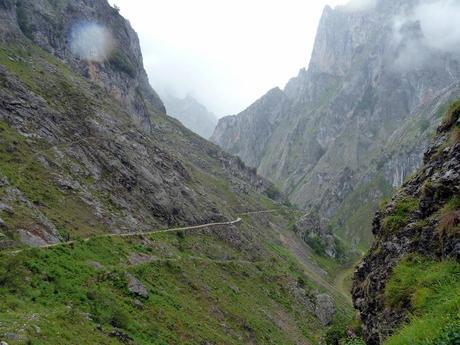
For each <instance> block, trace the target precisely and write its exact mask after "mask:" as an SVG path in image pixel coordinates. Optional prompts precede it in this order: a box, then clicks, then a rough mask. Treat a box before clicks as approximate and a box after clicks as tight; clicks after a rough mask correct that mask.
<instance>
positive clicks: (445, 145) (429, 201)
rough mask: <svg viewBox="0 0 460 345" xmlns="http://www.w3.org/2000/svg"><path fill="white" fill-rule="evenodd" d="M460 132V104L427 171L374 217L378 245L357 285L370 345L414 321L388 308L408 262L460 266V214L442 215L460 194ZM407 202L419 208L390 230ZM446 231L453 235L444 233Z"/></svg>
mask: <svg viewBox="0 0 460 345" xmlns="http://www.w3.org/2000/svg"><path fill="white" fill-rule="evenodd" d="M459 133H460V104H459V103H457V105H456V107H454V108H452V110H451V112H450V115H449V116H448V117H447V118H446V119H445V120H444V122H443V124H442V125H441V126H440V127H439V129H438V131H437V135H436V138H435V140H434V142H433V144H432V145H431V146H430V147H429V148H428V150H427V151H426V153H425V156H424V161H423V166H422V168H421V169H420V170H419V171H418V172H417V174H416V175H415V176H414V177H413V178H411V179H410V180H409V181H408V182H406V183H405V184H404V185H403V186H402V189H401V190H400V191H399V192H398V193H397V194H396V196H395V197H394V198H393V200H392V201H391V202H390V203H389V204H388V205H386V207H385V208H384V209H382V210H381V211H379V212H378V213H377V214H376V216H375V218H374V222H373V233H374V235H375V236H376V241H375V242H374V244H373V246H372V248H371V250H370V251H369V254H368V255H367V256H366V257H365V259H364V260H363V262H362V263H361V264H360V265H359V266H358V268H357V270H356V272H355V275H354V282H353V300H354V305H355V307H356V308H357V309H358V310H359V311H360V314H361V319H362V321H363V325H364V333H365V337H366V340H367V343H368V344H370V345H378V344H381V343H382V342H383V341H384V340H385V339H386V338H387V337H388V336H389V335H391V334H392V333H393V332H394V331H395V330H396V329H397V328H398V326H400V325H401V324H402V323H403V322H404V321H406V320H407V318H408V316H409V310H408V309H407V308H398V309H397V310H393V309H392V308H389V307H388V306H386V305H385V303H384V292H385V286H386V283H387V282H388V280H389V278H390V276H391V273H392V270H393V268H394V267H395V266H396V265H397V264H398V263H399V262H400V261H401V260H402V259H403V258H404V257H407V256H408V255H410V254H418V255H422V256H424V257H428V258H433V259H443V258H448V257H451V258H455V259H456V260H459V261H460V230H459V227H458V226H459V224H460V210H458V209H457V210H452V211H450V212H449V213H448V214H444V215H443V214H442V212H440V210H441V209H442V208H443V207H444V206H445V205H446V203H447V202H449V201H452V199H453V198H458V196H459V195H460V141H459ZM407 200H411V201H412V202H413V203H415V205H416V207H415V208H414V209H413V210H411V211H410V213H409V214H408V215H407V219H405V220H404V224H401V225H400V226H398V227H397V228H396V229H389V228H388V226H386V225H385V223H386V222H385V218H386V217H388V216H391V215H393V213H394V211H395V208H396V207H397V205H398V204H400V203H401V202H407ZM446 226H447V227H449V228H450V229H449V231H446V230H445V229H444V227H446ZM443 229H444V230H443Z"/></svg>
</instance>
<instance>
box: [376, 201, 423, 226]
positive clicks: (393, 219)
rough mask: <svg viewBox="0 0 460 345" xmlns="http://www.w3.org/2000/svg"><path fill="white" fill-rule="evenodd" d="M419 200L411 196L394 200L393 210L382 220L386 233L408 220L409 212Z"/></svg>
mask: <svg viewBox="0 0 460 345" xmlns="http://www.w3.org/2000/svg"><path fill="white" fill-rule="evenodd" d="M418 204H419V201H418V200H417V199H415V198H413V197H405V198H402V199H400V200H397V201H396V205H395V207H394V210H393V211H392V212H391V214H390V215H388V216H386V217H385V218H384V220H383V228H384V229H385V232H386V233H393V232H395V231H397V230H399V229H401V228H402V227H404V226H405V225H407V223H408V221H409V217H410V216H411V214H412V213H413V212H414V211H415V210H416V209H417V207H418Z"/></svg>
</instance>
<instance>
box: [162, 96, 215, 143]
mask: <svg viewBox="0 0 460 345" xmlns="http://www.w3.org/2000/svg"><path fill="white" fill-rule="evenodd" d="M162 100H163V101H164V102H165V106H166V110H167V113H168V114H169V115H170V116H172V117H174V118H176V119H178V120H179V121H180V122H182V124H183V125H184V126H185V127H187V128H188V129H190V130H191V131H193V132H195V133H197V134H199V135H201V136H202V137H203V138H206V139H208V138H210V137H211V135H212V133H213V132H214V128H215V127H216V125H217V117H216V115H215V114H213V113H211V112H209V110H208V109H206V107H205V106H204V105H202V104H201V103H199V102H198V101H197V100H196V99H195V98H193V97H192V96H191V95H187V96H186V97H185V98H177V97H175V96H172V95H166V96H163V97H162Z"/></svg>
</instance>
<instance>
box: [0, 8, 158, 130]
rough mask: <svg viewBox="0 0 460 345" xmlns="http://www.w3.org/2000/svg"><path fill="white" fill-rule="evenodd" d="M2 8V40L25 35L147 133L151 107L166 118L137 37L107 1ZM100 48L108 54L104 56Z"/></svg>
mask: <svg viewBox="0 0 460 345" xmlns="http://www.w3.org/2000/svg"><path fill="white" fill-rule="evenodd" d="M2 6H3V8H5V9H6V11H3V13H2V15H3V16H4V19H5V20H3V23H2V27H3V28H4V29H5V30H2V38H3V40H15V39H16V37H17V35H18V34H19V33H22V34H23V35H25V36H26V37H28V38H29V39H30V40H32V41H33V42H34V43H36V44H37V45H39V46H40V47H41V48H43V49H45V50H46V51H48V52H50V53H51V54H53V55H55V56H56V57H58V58H60V59H62V60H63V61H65V62H66V63H67V64H68V65H69V66H71V67H72V68H73V69H74V70H75V71H78V72H79V73H82V74H83V75H84V76H86V77H87V78H89V79H91V80H92V81H94V82H96V83H98V84H99V85H101V86H103V87H104V88H106V89H107V90H108V91H109V92H110V93H111V95H112V96H113V97H114V98H116V99H117V100H119V101H120V102H122V103H123V104H124V105H126V106H127V107H129V110H130V111H131V112H132V116H133V118H134V119H136V120H137V121H138V123H139V125H140V126H142V127H143V128H144V129H145V130H146V131H149V130H150V125H151V124H150V120H149V109H148V107H151V110H153V111H155V112H157V113H165V108H164V105H163V103H162V101H161V100H160V98H159V97H158V95H157V94H156V92H155V91H154V90H153V89H152V88H151V87H150V84H149V81H148V77H147V74H146V72H145V70H144V65H143V60H142V53H141V49H140V45H139V39H138V37H137V34H136V32H135V31H134V30H133V29H132V27H131V25H130V24H129V22H128V21H127V20H126V19H125V18H123V17H122V16H121V15H120V14H119V13H118V11H117V10H116V9H114V8H112V7H111V6H110V5H109V4H108V3H107V1H100V0H85V1H67V0H65V1H59V2H51V1H33V0H20V1H16V2H14V1H7V0H5V1H3V5H2ZM91 40H93V41H94V42H90V41H91ZM85 45H88V47H85ZM101 46H105V50H106V51H100V50H99V49H103V48H102V47H101ZM76 50H77V52H76ZM82 50H83V51H82ZM85 50H88V51H86V52H85ZM101 54H102V55H103V56H100V55H101ZM81 55H83V56H81Z"/></svg>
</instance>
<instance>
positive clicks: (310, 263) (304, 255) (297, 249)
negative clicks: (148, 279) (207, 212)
mask: <svg viewBox="0 0 460 345" xmlns="http://www.w3.org/2000/svg"><path fill="white" fill-rule="evenodd" d="M275 212H279V210H276V209H273V210H262V211H250V212H244V213H239V214H238V216H239V217H238V218H237V219H235V220H233V221H228V222H217V223H208V224H202V225H194V226H187V227H179V228H171V229H164V230H152V231H146V232H129V233H120V234H103V235H96V236H91V237H88V238H83V239H77V240H71V241H66V242H59V243H53V244H46V245H42V246H39V247H33V248H39V249H50V248H57V247H61V246H70V245H72V244H75V243H77V242H89V241H91V240H93V239H98V238H128V237H136V236H146V235H155V234H165V233H173V232H183V231H196V230H201V229H206V228H212V227H218V226H223V227H230V226H233V225H237V224H239V223H241V222H242V221H243V219H242V218H241V217H243V216H250V215H257V214H268V213H275ZM280 240H281V242H282V244H283V245H284V246H285V247H286V248H288V249H290V250H291V251H292V252H293V253H294V255H295V257H296V258H297V259H298V260H299V262H300V263H301V265H302V266H303V267H304V269H305V273H306V274H307V275H308V276H310V277H311V278H312V279H313V280H314V281H315V282H316V283H317V284H319V285H321V286H322V287H323V288H324V289H326V290H328V291H330V292H333V293H334V294H335V295H336V296H340V297H341V299H342V300H343V301H344V303H345V304H347V305H350V304H351V295H350V293H349V291H348V289H347V288H346V287H345V279H346V278H347V277H348V276H349V274H350V273H351V270H352V269H353V268H354V265H353V266H351V267H350V268H348V269H346V270H344V271H341V272H340V273H339V274H338V275H337V276H336V277H335V278H334V281H333V282H329V281H328V280H327V279H326V278H325V277H326V275H327V273H326V272H325V271H324V270H322V269H321V268H320V267H319V266H318V265H316V264H315V263H314V260H313V257H312V253H311V250H310V249H309V247H308V246H307V245H306V244H304V243H301V242H299V241H298V239H296V238H294V234H293V233H292V234H291V233H289V232H287V233H285V234H281V233H280ZM29 249H32V248H23V249H18V250H14V251H10V252H9V254H10V255H16V254H19V253H21V252H23V251H26V250H29ZM183 259H185V258H182V257H178V258H169V259H154V260H153V261H155V260H171V261H174V260H183ZM189 259H193V260H196V261H203V262H215V263H229V262H238V263H243V262H244V263H246V264H255V262H250V261H240V260H212V259H209V258H199V257H190V258H189Z"/></svg>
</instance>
